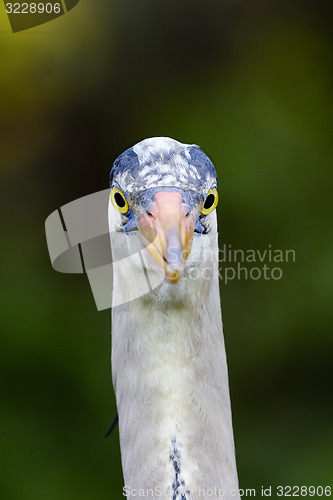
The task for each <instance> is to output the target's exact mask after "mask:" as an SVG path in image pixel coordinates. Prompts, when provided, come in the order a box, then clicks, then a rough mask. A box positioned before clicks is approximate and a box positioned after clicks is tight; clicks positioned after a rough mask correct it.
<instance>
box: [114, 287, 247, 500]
mask: <svg viewBox="0 0 333 500" xmlns="http://www.w3.org/2000/svg"><path fill="white" fill-rule="evenodd" d="M172 286H173V285H172ZM184 290H186V293H185V294H183V295H181V294H180V295H179V296H178V300H177V293H176V292H177V290H176V289H174V290H172V293H173V292H175V297H174V299H173V300H172V301H170V302H165V303H163V302H162V301H161V297H158V296H156V294H155V296H154V297H152V296H150V297H149V296H146V297H142V298H141V299H138V300H136V301H133V302H131V303H128V304H125V305H123V306H120V307H118V308H115V309H114V311H113V333H112V337H113V340H112V345H113V347H112V365H113V380H114V385H115V391H116V397H117V406H118V413H119V430H120V444H121V452H122V462H123V471H124V479H125V486H128V487H130V488H132V489H140V488H147V487H148V485H152V488H153V490H154V491H153V492H154V495H155V496H154V497H153V498H155V497H156V498H158V497H160V498H161V494H159V492H160V489H159V488H161V491H162V498H173V499H174V500H184V499H186V500H187V499H189V498H192V497H190V493H189V492H193V491H195V490H197V489H198V488H206V489H207V488H212V487H217V488H218V487H221V485H222V484H223V481H224V482H225V479H226V478H227V477H228V476H229V478H230V477H231V478H235V477H236V479H235V480H234V479H232V483H233V484H234V483H236V486H237V476H236V474H235V465H234V450H233V434H232V425H231V414H230V403H229V390H228V376H227V366H226V359H225V351H224V343H223V335H222V321H221V314H220V299H219V289H218V282H217V279H215V278H211V279H208V280H205V281H202V282H200V283H199V282H198V281H195V280H193V282H189V283H187V284H186V286H184ZM162 292H163V291H162ZM221 436H226V439H225V443H224V448H223V451H221V450H220V449H219V447H218V445H217V443H218V442H219V440H220V438H221ZM207 450H209V453H210V456H209V458H208V460H207V456H205V453H206V452H207ZM224 461H226V464H225V465H223V464H222V463H221V462H224ZM203 464H204V465H203ZM222 469H223V470H222ZM224 471H225V473H224ZM229 480H230V479H227V482H228V481H229ZM149 494H150V493H149ZM163 495H165V496H163ZM182 495H183V496H182ZM184 495H185V496H184ZM133 496H135V494H134V495H133ZM225 498H228V496H225ZM234 498H237V496H236V497H234Z"/></svg>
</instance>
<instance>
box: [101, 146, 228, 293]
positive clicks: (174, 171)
mask: <svg viewBox="0 0 333 500" xmlns="http://www.w3.org/2000/svg"><path fill="white" fill-rule="evenodd" d="M110 184H111V202H112V205H113V207H114V209H115V210H116V211H117V212H118V215H117V216H118V218H119V224H118V228H119V230H121V231H124V232H125V233H126V234H127V235H128V237H131V235H132V234H133V233H136V234H138V235H139V237H140V239H141V242H142V244H143V246H144V247H145V249H146V255H147V261H148V265H149V266H150V267H151V268H152V269H153V270H155V271H157V272H158V271H161V270H162V271H163V272H164V273H165V277H166V279H167V281H168V282H169V283H177V282H178V281H179V279H180V277H181V275H182V273H183V270H184V267H185V265H186V262H187V259H188V257H189V255H190V252H191V248H192V246H193V243H194V241H195V240H196V239H198V238H202V237H204V236H205V235H207V234H208V233H209V230H210V217H212V216H213V215H212V213H213V211H214V209H215V207H216V205H217V202H218V194H217V178H216V171H215V168H214V165H213V164H212V162H211V161H210V159H209V158H208V157H207V156H206V155H205V153H203V151H201V149H200V148H199V147H198V146H195V145H189V144H182V143H180V142H178V141H175V140H173V139H169V138H164V137H156V138H151V139H145V140H144V141H141V142H139V143H138V144H136V145H135V146H133V147H132V148H130V149H128V150H126V151H125V152H124V153H123V154H121V155H120V156H119V157H118V158H117V159H116V160H115V162H114V164H113V167H112V169H111V174H110Z"/></svg>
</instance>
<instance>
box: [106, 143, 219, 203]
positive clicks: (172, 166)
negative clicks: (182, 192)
mask: <svg viewBox="0 0 333 500" xmlns="http://www.w3.org/2000/svg"><path fill="white" fill-rule="evenodd" d="M115 182H116V183H118V184H119V186H120V187H121V188H122V189H123V190H125V191H126V192H130V193H138V192H140V191H143V190H146V189H151V188H155V187H175V188H179V189H186V190H187V189H188V190H193V191H200V192H203V191H208V190H209V189H210V188H211V187H212V185H213V184H215V185H216V171H215V168H214V165H213V163H212V162H211V160H210V159H209V158H208V156H207V155H206V154H205V153H204V152H203V151H201V149H200V148H199V146H196V145H195V144H183V143H181V142H178V141H176V140H174V139H170V138H168V137H152V138H150V139H145V140H143V141H141V142H139V143H138V144H136V145H135V146H133V147H132V148H129V149H127V150H126V151H125V152H124V153H122V154H121V155H120V156H118V158H117V159H116V160H115V162H114V164H113V166H112V169H111V173H110V183H111V185H112V184H114V183H115Z"/></svg>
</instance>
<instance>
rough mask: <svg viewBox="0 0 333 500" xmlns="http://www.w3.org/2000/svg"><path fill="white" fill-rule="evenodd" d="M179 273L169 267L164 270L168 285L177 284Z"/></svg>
mask: <svg viewBox="0 0 333 500" xmlns="http://www.w3.org/2000/svg"><path fill="white" fill-rule="evenodd" d="M181 274H182V273H181V272H180V270H178V269H174V268H172V267H171V268H170V267H169V266H168V267H167V268H166V270H165V277H166V280H167V281H168V283H171V284H174V283H178V281H179V279H180V277H181Z"/></svg>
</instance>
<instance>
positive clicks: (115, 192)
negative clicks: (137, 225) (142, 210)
mask: <svg viewBox="0 0 333 500" xmlns="http://www.w3.org/2000/svg"><path fill="white" fill-rule="evenodd" d="M111 203H112V205H113V206H114V208H115V209H116V210H118V212H120V213H121V214H123V215H125V214H127V212H128V211H129V206H128V203H127V200H126V198H125V195H124V194H123V192H122V191H121V190H120V189H119V188H117V187H116V186H113V188H112V189H111Z"/></svg>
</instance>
